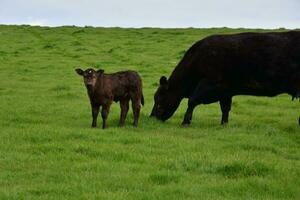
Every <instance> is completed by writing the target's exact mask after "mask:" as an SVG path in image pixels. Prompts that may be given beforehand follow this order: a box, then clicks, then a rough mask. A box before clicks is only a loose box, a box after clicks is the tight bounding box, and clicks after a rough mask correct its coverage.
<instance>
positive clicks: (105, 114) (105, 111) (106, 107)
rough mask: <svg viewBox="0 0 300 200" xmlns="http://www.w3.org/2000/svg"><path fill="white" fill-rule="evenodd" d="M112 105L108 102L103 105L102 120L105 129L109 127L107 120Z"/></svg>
mask: <svg viewBox="0 0 300 200" xmlns="http://www.w3.org/2000/svg"><path fill="white" fill-rule="evenodd" d="M110 105H111V103H108V104H106V105H103V106H102V110H101V116H102V121H103V124H102V128H103V129H105V128H107V122H106V121H107V117H108V114H109V108H110Z"/></svg>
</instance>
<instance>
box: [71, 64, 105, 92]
mask: <svg viewBox="0 0 300 200" xmlns="http://www.w3.org/2000/svg"><path fill="white" fill-rule="evenodd" d="M75 71H76V72H77V74H78V75H80V76H82V77H83V81H84V84H85V86H86V87H88V88H89V87H94V86H95V85H96V81H97V77H98V75H99V74H101V73H103V72H104V70H102V69H99V70H97V71H95V70H94V69H92V68H89V69H86V70H85V71H83V70H82V69H80V68H77V69H75Z"/></svg>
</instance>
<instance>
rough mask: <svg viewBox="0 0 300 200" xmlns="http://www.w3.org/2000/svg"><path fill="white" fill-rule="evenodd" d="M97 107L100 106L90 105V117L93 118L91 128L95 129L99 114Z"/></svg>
mask: <svg viewBox="0 0 300 200" xmlns="http://www.w3.org/2000/svg"><path fill="white" fill-rule="evenodd" d="M99 107H100V106H96V105H92V117H93V122H92V128H95V127H97V117H98V114H99Z"/></svg>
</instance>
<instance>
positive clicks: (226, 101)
mask: <svg viewBox="0 0 300 200" xmlns="http://www.w3.org/2000/svg"><path fill="white" fill-rule="evenodd" d="M231 102H232V98H231V97H223V98H221V100H220V107H221V110H222V119H221V124H226V123H228V117H229V111H230V109H231Z"/></svg>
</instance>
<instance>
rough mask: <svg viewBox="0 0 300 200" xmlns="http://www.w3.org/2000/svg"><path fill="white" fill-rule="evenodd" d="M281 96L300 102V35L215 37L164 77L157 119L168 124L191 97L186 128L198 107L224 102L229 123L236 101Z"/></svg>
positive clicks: (224, 118)
mask: <svg viewBox="0 0 300 200" xmlns="http://www.w3.org/2000/svg"><path fill="white" fill-rule="evenodd" d="M281 93H288V94H290V95H291V96H292V97H293V98H299V97H300V31H289V32H281V33H279V32H278V33H274V32H272V33H240V34H232V35H214V36H210V37H207V38H205V39H203V40H200V41H198V42H197V43H195V44H194V45H193V46H192V47H191V48H190V49H189V50H188V51H187V52H186V53H185V55H184V57H183V58H182V60H181V61H180V62H179V64H178V65H177V66H176V68H175V69H174V71H173V72H172V74H171V76H170V77H169V79H167V78H166V77H164V76H162V77H161V78H160V86H159V87H158V89H157V91H156V93H155V96H154V101H155V103H154V106H153V109H152V113H151V116H155V117H156V118H158V119H161V120H163V121H165V120H167V119H169V118H170V117H171V116H172V115H173V113H174V112H175V111H176V109H177V108H178V106H179V104H180V102H181V100H182V99H183V98H188V99H189V100H188V108H187V110H186V113H185V116H184V120H183V122H182V125H183V126H186V125H189V124H190V123H191V120H192V113H193V110H194V108H195V107H196V106H197V105H199V104H210V103H213V102H217V101H219V102H220V107H221V111H222V119H221V124H224V123H227V122H228V116H229V111H230V109H231V101H232V97H233V96H235V95H255V96H269V97H272V96H276V95H278V94H281ZM299 124H300V118H299Z"/></svg>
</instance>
